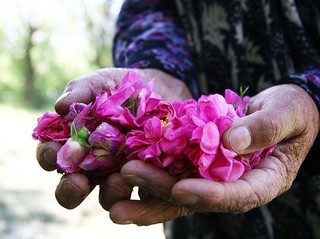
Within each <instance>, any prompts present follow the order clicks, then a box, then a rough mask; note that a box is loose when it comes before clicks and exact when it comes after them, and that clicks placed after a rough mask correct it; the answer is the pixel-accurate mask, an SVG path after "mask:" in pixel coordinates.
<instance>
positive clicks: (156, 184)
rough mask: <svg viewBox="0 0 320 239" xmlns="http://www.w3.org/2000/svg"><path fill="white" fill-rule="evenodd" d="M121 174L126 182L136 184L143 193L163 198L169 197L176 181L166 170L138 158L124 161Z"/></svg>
mask: <svg viewBox="0 0 320 239" xmlns="http://www.w3.org/2000/svg"><path fill="white" fill-rule="evenodd" d="M121 176H122V177H123V180H124V181H125V182H127V183H128V184H131V185H133V186H138V187H139V189H140V190H142V191H143V193H144V194H145V195H152V196H156V197H158V198H162V199H164V200H168V199H169V198H170V196H171V195H170V194H171V188H172V187H173V185H174V184H175V183H176V181H177V180H176V178H174V177H173V176H171V175H170V174H169V173H168V171H166V170H164V169H160V168H158V167H156V166H154V165H151V164H148V163H145V162H142V161H140V160H133V161H129V162H128V163H126V164H125V165H124V166H123V167H122V169H121Z"/></svg>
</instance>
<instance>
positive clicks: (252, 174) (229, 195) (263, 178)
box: [100, 84, 320, 225]
mask: <svg viewBox="0 0 320 239" xmlns="http://www.w3.org/2000/svg"><path fill="white" fill-rule="evenodd" d="M319 122H320V121H319V112H318V110H317V108H316V105H315V103H314V102H313V100H312V99H311V97H310V96H309V95H308V94H307V93H306V92H305V91H304V90H303V89H302V88H300V87H299V86H295V85H289V84H288V85H279V86H275V87H272V88H269V89H267V90H265V91H263V92H261V93H260V94H258V95H257V96H255V97H253V98H252V100H251V102H250V105H249V108H248V116H246V117H243V118H240V119H239V120H237V121H235V122H234V123H233V125H232V126H231V127H230V128H229V129H228V130H227V131H226V132H225V134H224V135H223V142H224V144H225V145H226V146H227V147H229V148H233V149H234V150H235V151H236V152H237V153H239V154H246V153H250V152H253V151H256V150H258V149H262V148H266V147H269V146H271V145H275V144H277V147H276V149H275V150H274V152H273V154H272V155H271V156H270V157H268V158H266V159H264V160H262V161H261V162H260V163H259V164H258V165H257V166H256V167H255V168H254V169H253V170H251V171H249V172H247V173H246V174H244V175H243V176H242V177H241V178H240V179H239V180H236V181H234V182H214V181H210V180H206V179H184V180H181V181H178V182H177V181H176V179H175V178H174V177H172V176H170V175H169V174H168V173H167V172H166V171H165V170H162V169H158V168H156V167H154V166H152V165H148V164H146V163H143V162H141V161H130V162H128V163H127V164H126V165H124V166H123V168H122V170H121V173H120V174H114V175H112V177H110V178H109V179H108V181H107V183H106V184H105V186H104V188H103V189H102V191H101V195H100V202H101V204H102V206H103V207H104V208H105V209H107V210H110V217H111V219H112V220H113V221H114V222H115V223H120V224H128V223H135V224H138V225H150V224H153V223H159V222H164V221H168V220H172V219H174V218H177V217H180V216H184V215H188V214H192V213H193V212H233V213H237V212H246V211H248V210H250V209H253V208H255V207H259V206H261V205H264V204H266V203H268V202H270V201H271V200H272V199H274V198H276V197H277V196H279V195H281V194H282V193H284V192H285V191H287V190H288V189H289V188H290V187H291V184H292V182H293V180H294V179H295V177H296V175H297V173H298V170H299V168H300V166H301V164H302V162H303V160H304V159H305V157H306V155H307V153H308V151H309V150H310V148H311V146H312V144H313V142H314V140H315V138H316V136H317V134H318V133H319V124H320V123H319ZM133 186H138V187H139V189H140V195H141V200H140V201H133V200H130V194H131V189H132V187H133Z"/></svg>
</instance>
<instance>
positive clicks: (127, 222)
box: [116, 220, 133, 225]
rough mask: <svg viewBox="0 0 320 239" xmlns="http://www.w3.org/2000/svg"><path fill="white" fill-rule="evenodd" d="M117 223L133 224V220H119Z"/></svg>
mask: <svg viewBox="0 0 320 239" xmlns="http://www.w3.org/2000/svg"><path fill="white" fill-rule="evenodd" d="M116 223H117V224H121V225H129V224H133V221H129V220H127V221H119V222H116Z"/></svg>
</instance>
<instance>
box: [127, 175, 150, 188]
mask: <svg viewBox="0 0 320 239" xmlns="http://www.w3.org/2000/svg"><path fill="white" fill-rule="evenodd" d="M122 177H123V178H126V180H127V181H129V182H130V183H131V184H133V185H135V186H138V187H142V186H145V185H146V184H147V182H146V180H145V179H143V178H141V177H138V176H137V175H134V174H123V175H122Z"/></svg>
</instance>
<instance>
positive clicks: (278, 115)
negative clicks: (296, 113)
mask: <svg viewBox="0 0 320 239" xmlns="http://www.w3.org/2000/svg"><path fill="white" fill-rule="evenodd" d="M287 113H288V112H283V111H275V110H272V109H267V108H264V109H263V110H260V111H256V112H254V113H253V114H251V115H248V116H245V117H243V118H239V119H237V120H236V121H234V122H233V124H232V125H231V127H230V128H229V129H227V130H226V132H225V133H224V135H223V144H224V145H225V147H227V148H229V149H232V150H234V151H235V152H236V153H238V154H247V153H252V152H254V151H257V150H261V149H264V148H267V147H270V146H272V145H275V144H277V143H279V142H280V141H282V140H283V139H285V138H286V137H288V136H290V135H292V134H293V133H295V131H296V125H295V124H294V123H293V121H292V120H288V117H289V116H288V114H287Z"/></svg>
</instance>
